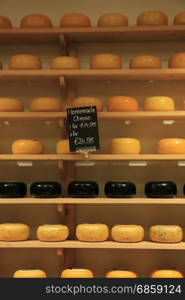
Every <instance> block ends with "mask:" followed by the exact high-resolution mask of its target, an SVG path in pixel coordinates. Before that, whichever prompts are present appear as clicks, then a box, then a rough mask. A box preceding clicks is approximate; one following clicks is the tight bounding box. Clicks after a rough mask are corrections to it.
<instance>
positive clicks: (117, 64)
mask: <svg viewBox="0 0 185 300" xmlns="http://www.w3.org/2000/svg"><path fill="white" fill-rule="evenodd" d="M90 67H91V69H121V58H120V57H119V56H118V55H115V54H108V53H104V54H96V55H94V56H93V57H91V61H90Z"/></svg>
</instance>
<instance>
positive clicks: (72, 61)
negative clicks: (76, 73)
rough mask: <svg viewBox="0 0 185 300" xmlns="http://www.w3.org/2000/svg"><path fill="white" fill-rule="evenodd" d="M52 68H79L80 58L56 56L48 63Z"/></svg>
mask: <svg viewBox="0 0 185 300" xmlns="http://www.w3.org/2000/svg"><path fill="white" fill-rule="evenodd" d="M50 69H52V70H61V69H63V70H73V69H80V60H79V58H77V57H72V56H58V57H55V58H53V59H52V61H51V64H50Z"/></svg>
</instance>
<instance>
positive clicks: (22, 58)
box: [9, 54, 41, 70]
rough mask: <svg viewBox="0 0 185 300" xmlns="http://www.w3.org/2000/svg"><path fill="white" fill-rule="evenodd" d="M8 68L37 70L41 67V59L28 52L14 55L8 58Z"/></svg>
mask: <svg viewBox="0 0 185 300" xmlns="http://www.w3.org/2000/svg"><path fill="white" fill-rule="evenodd" d="M9 69H10V70H38V69H41V61H40V59H39V58H38V57H36V56H33V55H28V54H18V55H14V56H12V57H11V59H10V63H9Z"/></svg>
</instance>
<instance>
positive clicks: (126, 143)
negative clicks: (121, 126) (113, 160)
mask: <svg viewBox="0 0 185 300" xmlns="http://www.w3.org/2000/svg"><path fill="white" fill-rule="evenodd" d="M140 151H141V145H140V141H139V140H137V139H132V138H116V139H112V141H111V146H110V152H111V153H112V154H139V153H140Z"/></svg>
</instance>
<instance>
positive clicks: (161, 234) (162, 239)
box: [150, 225, 183, 243]
mask: <svg viewBox="0 0 185 300" xmlns="http://www.w3.org/2000/svg"><path fill="white" fill-rule="evenodd" d="M182 239H183V230H182V228H181V227H180V226H178V225H155V226H152V227H150V240H151V241H153V242H158V243H179V242H181V241H182Z"/></svg>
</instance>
